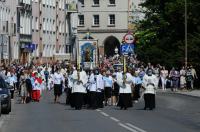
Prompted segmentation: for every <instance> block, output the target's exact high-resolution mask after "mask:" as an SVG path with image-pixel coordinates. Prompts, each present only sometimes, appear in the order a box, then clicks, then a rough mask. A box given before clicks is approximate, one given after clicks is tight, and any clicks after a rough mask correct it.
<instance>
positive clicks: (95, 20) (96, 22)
mask: <svg viewBox="0 0 200 132" xmlns="http://www.w3.org/2000/svg"><path fill="white" fill-rule="evenodd" d="M93 25H94V26H99V15H94V16H93Z"/></svg>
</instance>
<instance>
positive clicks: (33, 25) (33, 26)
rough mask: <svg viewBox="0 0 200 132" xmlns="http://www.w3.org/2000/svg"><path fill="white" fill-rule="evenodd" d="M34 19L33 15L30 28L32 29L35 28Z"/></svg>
mask: <svg viewBox="0 0 200 132" xmlns="http://www.w3.org/2000/svg"><path fill="white" fill-rule="evenodd" d="M34 22H35V19H34V17H33V16H32V30H34V29H35V23H34Z"/></svg>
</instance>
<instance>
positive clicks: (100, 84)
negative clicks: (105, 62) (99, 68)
mask: <svg viewBox="0 0 200 132" xmlns="http://www.w3.org/2000/svg"><path fill="white" fill-rule="evenodd" d="M103 89H104V80H103V76H102V75H101V74H99V75H97V92H101V91H102V90H103Z"/></svg>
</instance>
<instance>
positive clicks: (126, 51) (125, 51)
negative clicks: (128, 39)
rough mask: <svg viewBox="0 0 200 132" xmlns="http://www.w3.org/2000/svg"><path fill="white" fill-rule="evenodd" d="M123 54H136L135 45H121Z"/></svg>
mask: <svg viewBox="0 0 200 132" xmlns="http://www.w3.org/2000/svg"><path fill="white" fill-rule="evenodd" d="M121 53H122V54H133V53H134V44H122V45H121Z"/></svg>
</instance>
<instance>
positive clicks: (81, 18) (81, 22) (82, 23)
mask: <svg viewBox="0 0 200 132" xmlns="http://www.w3.org/2000/svg"><path fill="white" fill-rule="evenodd" d="M78 19H79V21H78V25H79V26H84V15H79V16H78Z"/></svg>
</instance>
